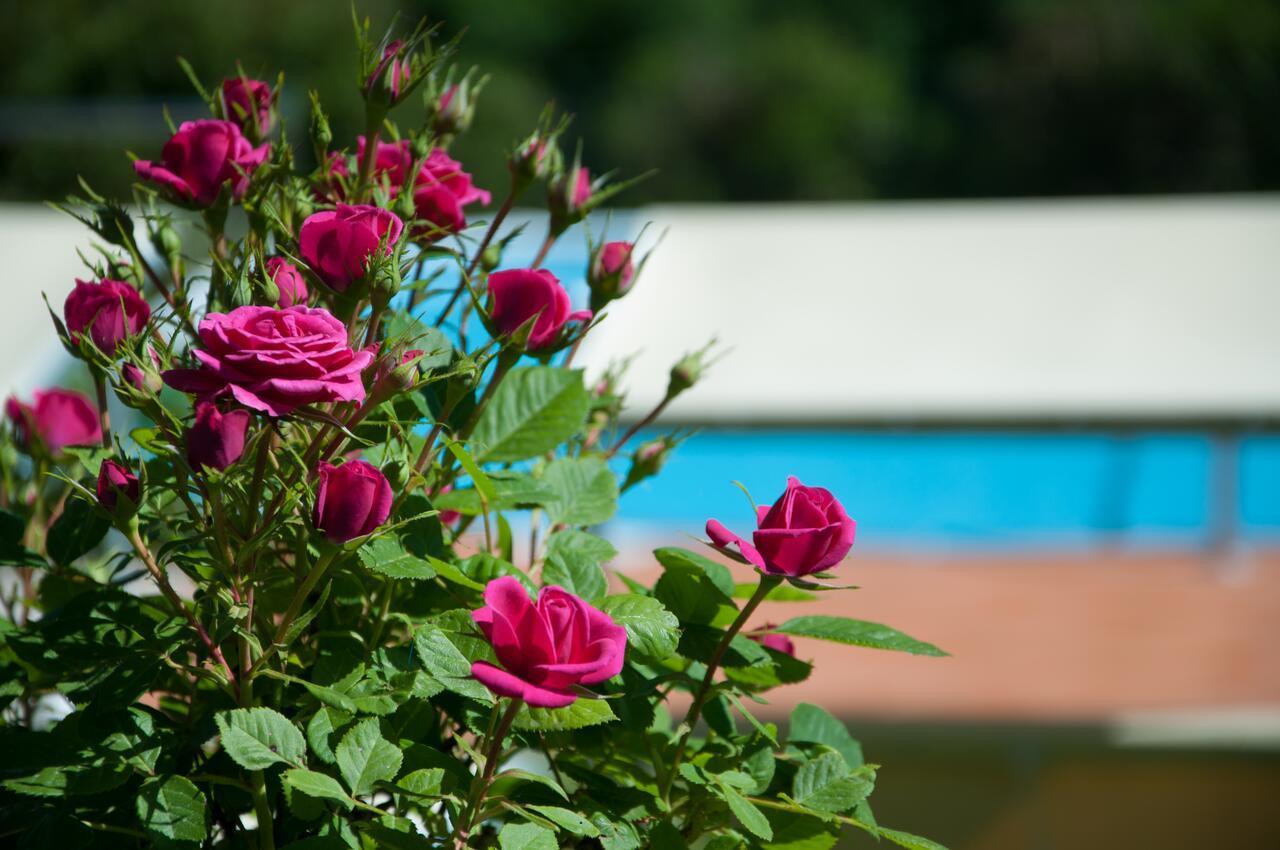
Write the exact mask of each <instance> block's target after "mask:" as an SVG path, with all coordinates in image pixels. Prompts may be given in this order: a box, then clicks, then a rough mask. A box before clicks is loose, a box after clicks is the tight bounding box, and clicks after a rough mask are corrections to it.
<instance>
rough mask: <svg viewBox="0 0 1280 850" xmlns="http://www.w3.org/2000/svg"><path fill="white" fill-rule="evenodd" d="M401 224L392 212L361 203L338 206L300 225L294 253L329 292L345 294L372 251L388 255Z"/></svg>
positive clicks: (363, 267)
mask: <svg viewBox="0 0 1280 850" xmlns="http://www.w3.org/2000/svg"><path fill="white" fill-rule="evenodd" d="M403 229H404V222H402V221H401V220H400V217H399V216H397V215H396V214H395V213H393V212H391V211H389V210H384V209H382V208H380V207H371V206H367V205H364V204H360V205H357V206H348V205H347V204H338V208H337V209H336V210H325V211H323V212H318V213H315V214H314V215H312V216H310V217H308V218H307V220H306V221H304V222H302V228H301V229H300V230H299V231H298V251H299V253H301V254H302V259H303V260H305V261H306V263H307V265H308V266H310V267H311V270H312V271H314V272H315V273H316V274H317V275H319V276H320V279H321V280H323V281H324V282H325V283H326V284H328V285H329V287H330V288H331V289H334V290H336V291H338V292H345V291H346V290H347V288H348V287H349V286H351V284H352V282H353V281H355V280H357V279H359V278H360V277H362V276H363V275H364V274H365V272H366V271H368V268H369V261H370V259H371V258H372V257H373V255H374V252H375V251H378V250H381V251H383V252H384V253H386V254H390V253H391V246H392V245H394V244H395V243H396V242H397V241H398V240H399V239H400V232H401V231H402V230H403Z"/></svg>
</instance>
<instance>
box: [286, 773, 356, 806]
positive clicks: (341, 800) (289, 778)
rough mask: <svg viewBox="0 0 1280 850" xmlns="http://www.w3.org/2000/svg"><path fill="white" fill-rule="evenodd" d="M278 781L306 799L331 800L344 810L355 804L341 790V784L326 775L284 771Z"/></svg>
mask: <svg viewBox="0 0 1280 850" xmlns="http://www.w3.org/2000/svg"><path fill="white" fill-rule="evenodd" d="M280 780H281V781H282V782H283V783H284V784H285V785H288V786H289V787H290V788H293V789H294V790H295V791H301V792H302V793H303V794H306V795H307V796H308V797H315V798H316V799H317V800H333V801H334V802H336V803H338V804H339V805H341V806H342V807H343V808H344V809H350V808H351V807H352V806H353V805H354V804H355V801H353V800H352V799H351V796H350V795H349V794H347V792H346V791H345V790H343V788H342V783H341V782H339V781H338V780H336V779H334V778H333V777H332V776H329V775H328V774H324V773H317V772H316V771H314V770H305V769H303V768H294V769H292V770H286V771H285V772H284V774H283V775H282V776H281V777H280Z"/></svg>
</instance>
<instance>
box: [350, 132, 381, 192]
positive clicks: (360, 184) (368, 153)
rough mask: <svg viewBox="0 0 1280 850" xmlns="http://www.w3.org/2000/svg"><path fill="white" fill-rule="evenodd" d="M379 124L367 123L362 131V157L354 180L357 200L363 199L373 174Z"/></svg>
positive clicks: (376, 154)
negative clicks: (357, 174)
mask: <svg viewBox="0 0 1280 850" xmlns="http://www.w3.org/2000/svg"><path fill="white" fill-rule="evenodd" d="M380 124H381V122H378V123H374V122H372V121H370V122H369V126H368V127H367V128H366V129H365V131H364V156H362V157H360V170H359V176H358V177H357V178H356V193H355V196H356V197H357V198H363V197H364V191H365V189H366V188H368V187H369V178H370V177H371V176H372V174H373V163H374V161H375V160H376V159H377V156H378V131H379V129H380Z"/></svg>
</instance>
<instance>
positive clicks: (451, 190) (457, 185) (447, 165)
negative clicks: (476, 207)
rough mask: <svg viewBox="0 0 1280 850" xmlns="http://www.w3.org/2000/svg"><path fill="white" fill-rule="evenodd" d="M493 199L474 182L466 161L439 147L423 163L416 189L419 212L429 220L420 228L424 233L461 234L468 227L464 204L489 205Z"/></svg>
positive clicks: (415, 203)
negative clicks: (466, 168) (473, 183)
mask: <svg viewBox="0 0 1280 850" xmlns="http://www.w3.org/2000/svg"><path fill="white" fill-rule="evenodd" d="M490 200H491V196H490V194H489V193H488V192H486V191H485V190H483V189H477V188H476V187H475V186H474V185H472V183H471V175H470V174H468V173H467V172H465V171H463V170H462V163H460V162H458V161H457V160H456V159H453V158H452V157H450V156H449V155H448V154H447V153H445V152H444V151H442V150H440V149H439V148H436V149H435V150H433V151H431V154H430V155H429V156H428V157H427V159H426V162H424V163H423V164H422V168H421V170H419V172H418V179H417V181H416V182H415V184H414V188H413V205H414V212H415V215H416V216H417V218H419V219H421V220H422V221H425V222H427V223H428V226H427V227H425V228H419V229H418V230H419V231H420V235H431V236H432V237H433V238H439V237H441V236H445V235H447V234H450V233H457V232H458V231H459V230H462V228H464V227H466V226H467V218H466V215H465V214H464V212H463V207H465V206H467V205H468V204H473V203H477V202H479V203H480V204H481V205H484V206H487V205H488V204H489V202H490Z"/></svg>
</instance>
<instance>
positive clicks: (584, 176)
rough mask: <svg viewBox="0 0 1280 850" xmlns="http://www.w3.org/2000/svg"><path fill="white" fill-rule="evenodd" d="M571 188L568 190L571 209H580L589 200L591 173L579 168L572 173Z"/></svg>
mask: <svg viewBox="0 0 1280 850" xmlns="http://www.w3.org/2000/svg"><path fill="white" fill-rule="evenodd" d="M572 183H573V188H572V189H571V190H570V192H571V194H570V196H569V197H570V201H571V203H572V207H571V209H581V208H582V207H584V206H586V204H587V202H588V201H590V200H591V172H589V171H587V169H585V168H579V169H578V170H577V171H575V172H574V173H573V177H572Z"/></svg>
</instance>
